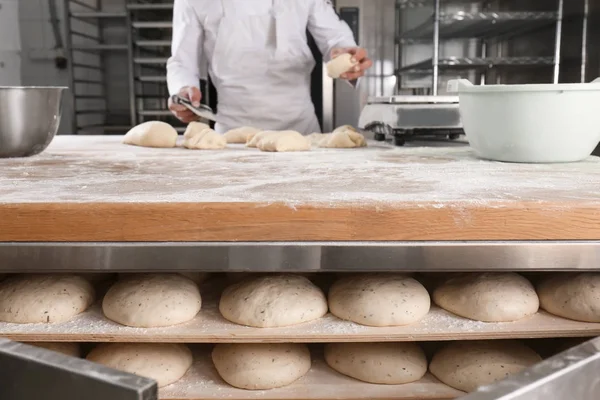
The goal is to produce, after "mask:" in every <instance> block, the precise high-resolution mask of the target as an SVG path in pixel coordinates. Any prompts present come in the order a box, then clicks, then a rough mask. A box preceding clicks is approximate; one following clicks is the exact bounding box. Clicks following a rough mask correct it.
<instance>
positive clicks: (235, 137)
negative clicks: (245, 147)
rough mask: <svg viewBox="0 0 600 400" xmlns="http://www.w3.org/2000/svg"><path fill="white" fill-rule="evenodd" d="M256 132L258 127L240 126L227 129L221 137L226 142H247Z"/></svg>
mask: <svg viewBox="0 0 600 400" xmlns="http://www.w3.org/2000/svg"><path fill="white" fill-rule="evenodd" d="M258 132H260V129H256V128H252V127H249V126H243V127H241V128H236V129H231V130H230V131H227V132H226V133H225V134H224V135H223V137H224V138H225V140H226V141H227V143H248V141H249V140H250V139H252V138H253V137H254V135H256V134H257V133H258Z"/></svg>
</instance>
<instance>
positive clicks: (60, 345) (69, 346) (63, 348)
mask: <svg viewBox="0 0 600 400" xmlns="http://www.w3.org/2000/svg"><path fill="white" fill-rule="evenodd" d="M27 344H29V345H31V346H36V347H41V348H44V349H46V350H51V351H54V352H56V353H62V354H64V355H67V356H71V357H77V358H79V357H81V346H80V345H79V343H67V342H38V343H27Z"/></svg>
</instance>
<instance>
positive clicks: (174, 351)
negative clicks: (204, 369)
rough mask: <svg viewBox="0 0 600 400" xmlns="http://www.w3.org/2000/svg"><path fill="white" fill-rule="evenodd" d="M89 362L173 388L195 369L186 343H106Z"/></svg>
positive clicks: (98, 348) (93, 352)
mask: <svg viewBox="0 0 600 400" xmlns="http://www.w3.org/2000/svg"><path fill="white" fill-rule="evenodd" d="M87 360H88V361H92V362H95V363H98V364H102V365H105V366H107V367H110V368H114V369H117V370H119V371H124V372H129V373H131V374H135V375H138V376H143V377H146V378H150V379H154V380H155V381H157V383H158V387H163V386H167V385H170V384H171V383H173V382H176V381H178V380H179V379H181V378H182V377H183V375H185V373H186V372H187V370H188V369H189V368H190V367H191V366H192V361H193V359H192V352H191V351H190V349H189V348H188V347H187V346H185V345H183V344H164V343H160V344H156V343H105V344H100V345H98V347H96V348H94V349H93V350H92V351H91V352H90V354H88V356H87Z"/></svg>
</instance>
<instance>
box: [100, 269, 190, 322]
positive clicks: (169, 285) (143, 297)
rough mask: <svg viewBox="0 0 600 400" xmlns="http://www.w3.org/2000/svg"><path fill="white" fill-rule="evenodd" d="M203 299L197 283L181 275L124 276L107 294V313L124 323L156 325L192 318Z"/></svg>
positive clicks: (104, 309) (105, 311) (108, 316)
mask: <svg viewBox="0 0 600 400" xmlns="http://www.w3.org/2000/svg"><path fill="white" fill-rule="evenodd" d="M201 304H202V299H201V298H200V291H199V290H198V286H197V285H196V284H195V283H194V282H192V281H191V280H190V279H188V278H186V277H184V276H182V275H179V274H139V275H137V274H136V275H129V276H123V277H122V278H121V279H119V280H118V281H117V282H116V283H115V284H114V285H113V286H112V287H111V288H110V289H109V290H108V292H107V293H106V296H104V301H103V302H102V311H104V315H105V316H106V317H107V318H108V319H110V320H113V321H115V322H118V323H119V324H122V325H127V326H134V327H140V328H153V327H161V326H170V325H177V324H181V323H184V322H187V321H190V320H191V319H193V318H194V317H195V316H196V314H198V312H199V311H200V306H201Z"/></svg>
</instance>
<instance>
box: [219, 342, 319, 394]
mask: <svg viewBox="0 0 600 400" xmlns="http://www.w3.org/2000/svg"><path fill="white" fill-rule="evenodd" d="M212 359H213V363H214V364H215V368H216V369H217V372H218V373H219V375H220V376H221V378H223V380H224V381H225V382H227V383H229V384H230V385H231V386H234V387H237V388H240V389H250V390H264V389H274V388H279V387H282V386H287V385H289V384H291V383H293V382H295V381H296V380H298V379H300V378H301V377H303V376H304V375H305V374H306V373H307V372H308V371H309V370H310V366H311V361H310V352H309V351H308V347H307V346H306V345H305V344H302V343H241V344H217V345H216V346H215V348H214V350H213V352H212Z"/></svg>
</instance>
